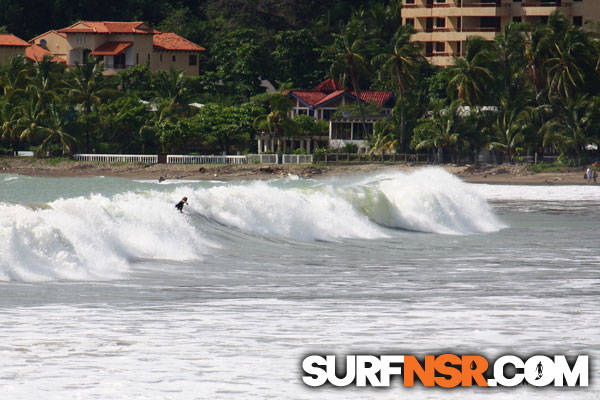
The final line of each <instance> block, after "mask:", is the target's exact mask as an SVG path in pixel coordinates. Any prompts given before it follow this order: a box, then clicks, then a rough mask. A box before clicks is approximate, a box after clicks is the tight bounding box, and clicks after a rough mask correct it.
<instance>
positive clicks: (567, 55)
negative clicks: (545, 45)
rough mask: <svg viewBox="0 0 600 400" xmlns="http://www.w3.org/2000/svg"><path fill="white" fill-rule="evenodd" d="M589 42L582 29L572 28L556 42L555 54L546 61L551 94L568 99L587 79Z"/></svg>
mask: <svg viewBox="0 0 600 400" xmlns="http://www.w3.org/2000/svg"><path fill="white" fill-rule="evenodd" d="M587 46H588V43H586V41H585V38H584V36H583V34H582V32H581V31H579V30H577V29H570V30H569V31H567V33H566V35H565V36H564V37H563V38H562V40H560V41H559V42H557V43H555V44H554V49H553V50H554V56H553V57H551V58H549V59H548V60H547V61H546V64H547V66H548V67H547V71H548V87H549V90H550V94H553V95H555V96H557V97H561V96H564V97H566V98H567V99H568V98H570V97H571V96H572V94H573V91H574V90H575V89H577V88H578V87H581V86H582V85H583V83H584V81H585V78H584V70H583V68H584V65H583V63H582V61H583V60H586V59H588V58H587V57H586V56H587V55H588V52H587Z"/></svg>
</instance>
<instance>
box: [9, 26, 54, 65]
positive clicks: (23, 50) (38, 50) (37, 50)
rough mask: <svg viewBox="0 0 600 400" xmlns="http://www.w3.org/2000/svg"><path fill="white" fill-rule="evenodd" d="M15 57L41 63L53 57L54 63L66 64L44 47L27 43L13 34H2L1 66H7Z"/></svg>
mask: <svg viewBox="0 0 600 400" xmlns="http://www.w3.org/2000/svg"><path fill="white" fill-rule="evenodd" d="M15 56H23V57H26V58H27V59H28V60H31V61H41V60H43V59H44V57H47V56H48V57H52V61H55V62H65V60H63V59H61V58H60V57H54V56H53V55H52V53H50V52H49V51H47V50H45V49H43V48H42V47H40V46H38V45H35V44H31V43H27V42H26V41H24V40H23V39H21V38H19V37H17V36H15V35H13V34H10V33H2V34H0V64H5V63H6V62H8V60H10V59H11V58H13V57H15Z"/></svg>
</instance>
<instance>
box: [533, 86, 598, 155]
mask: <svg viewBox="0 0 600 400" xmlns="http://www.w3.org/2000/svg"><path fill="white" fill-rule="evenodd" d="M598 106H599V104H598V100H597V99H595V100H593V101H592V100H590V99H589V97H588V96H587V95H581V96H578V97H575V98H571V99H569V100H568V101H567V103H566V104H564V105H563V106H559V108H558V112H557V113H556V117H555V118H553V119H551V120H550V121H548V122H546V124H545V125H544V127H543V128H542V131H543V133H544V142H543V143H544V146H553V147H554V148H556V149H557V150H559V151H560V152H561V154H567V153H569V152H573V153H574V154H575V155H576V156H577V157H579V155H580V153H581V150H582V149H583V146H584V145H585V143H586V141H588V140H591V139H594V135H596V132H597V129H598V124H597V122H596V121H597V117H598V115H597V114H598V112H597V110H598ZM596 139H597V138H596Z"/></svg>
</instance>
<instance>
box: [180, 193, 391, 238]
mask: <svg viewBox="0 0 600 400" xmlns="http://www.w3.org/2000/svg"><path fill="white" fill-rule="evenodd" d="M190 204H192V205H193V207H194V208H195V209H197V210H198V211H199V212H201V213H202V214H204V215H205V216H207V217H209V218H212V219H214V220H216V221H218V222H220V223H222V224H225V225H228V226H233V227H236V228H238V229H242V230H245V231H249V232H254V233H258V234H265V235H277V236H284V237H289V238H296V239H303V240H335V239H339V238H363V239H375V238H381V237H385V236H386V234H385V233H384V232H383V230H382V229H381V228H380V227H379V226H377V225H375V224H373V223H372V222H371V221H369V219H368V218H367V216H365V215H363V214H361V213H359V212H358V211H357V210H356V209H355V208H354V207H352V205H351V204H350V203H349V202H348V201H346V200H345V199H344V198H342V197H340V196H336V195H335V194H334V193H328V192H325V191H316V190H312V189H300V188H286V189H282V188H279V187H277V186H274V185H273V184H272V183H269V182H253V183H251V184H232V185H226V186H215V187H211V188H207V189H197V190H196V191H195V192H194V193H193V194H192V195H191V197H190Z"/></svg>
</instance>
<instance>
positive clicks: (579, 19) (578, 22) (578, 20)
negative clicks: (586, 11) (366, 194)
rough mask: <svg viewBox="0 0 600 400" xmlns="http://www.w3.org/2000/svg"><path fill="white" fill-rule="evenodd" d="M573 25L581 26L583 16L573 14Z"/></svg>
mask: <svg viewBox="0 0 600 400" xmlns="http://www.w3.org/2000/svg"><path fill="white" fill-rule="evenodd" d="M573 25H575V26H583V17H582V16H575V17H573Z"/></svg>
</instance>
